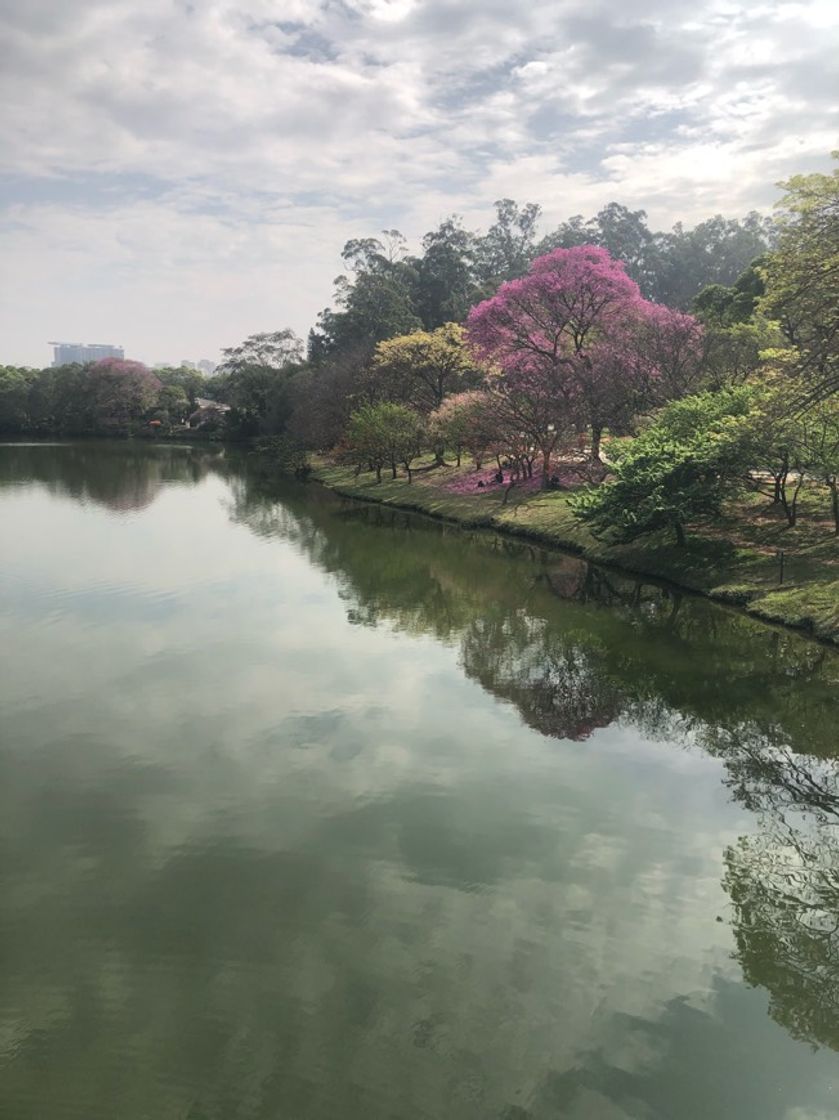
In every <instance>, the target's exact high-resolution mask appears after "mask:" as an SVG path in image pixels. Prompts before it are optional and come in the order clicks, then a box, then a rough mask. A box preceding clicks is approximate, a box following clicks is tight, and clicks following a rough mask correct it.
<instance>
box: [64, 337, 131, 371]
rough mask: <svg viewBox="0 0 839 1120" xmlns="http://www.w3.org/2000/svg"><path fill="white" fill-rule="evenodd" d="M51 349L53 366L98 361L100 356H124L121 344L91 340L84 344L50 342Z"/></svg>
mask: <svg viewBox="0 0 839 1120" xmlns="http://www.w3.org/2000/svg"><path fill="white" fill-rule="evenodd" d="M50 346H51V347H52V350H53V358H52V364H53V365H54V366H69V365H70V364H71V363H72V362H79V363H84V362H98V361H100V360H101V359H102V358H124V357H125V351H124V350H123V348H122V347H121V346H109V345H107V344H105V343H100V342H91V343H90V345H88V346H86V345H85V344H84V343H83V342H51V343H50Z"/></svg>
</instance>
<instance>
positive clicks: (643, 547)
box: [310, 462, 839, 648]
mask: <svg viewBox="0 0 839 1120" xmlns="http://www.w3.org/2000/svg"><path fill="white" fill-rule="evenodd" d="M310 477H311V480H312V481H314V482H316V483H318V484H319V485H321V486H323V487H325V488H326V489H328V490H331V491H332V492H333V493H335V494H337V495H339V496H340V497H344V498H351V499H353V500H354V501H361V502H368V503H372V504H374V505H381V506H388V507H390V508H392V509H400V510H404V511H405V512H407V513H418V514H421V515H423V516H425V517H431V518H433V519H434V520H436V521H442V522H446V523H448V524H451V525H455V526H458V527H460V528H463V529H489V530H491V531H492V532H495V533H499V534H501V535H503V536H508V537H511V538H518V539H525V540H528V541H531V542H533V543H534V544H539V545H541V546H542V547H544V548H548V549H552V550H555V551H557V552H565V553H569V554H572V555H574V556H580V557H582V558H583V559H585V560H590V561H591V562H592V563H595V564H602V565H605V566H607V567H610V568H614V569H615V570H617V571H621V572H625V573H626V574H628V575H633V576H643V577H645V578H647V579H651V580H657V581H661V582H664V583H667V584H669V585H671V586H673V587H678V588H681V589H682V590H684V591H688V592H690V593H691V594H694V595H701V596H703V597H704V598H706V599H709V600H711V601H712V602H716V603H719V604H720V605H723V606H726V607H734V608H736V609H738V610H741V611H743V612H745V613H746V614H748V615H749V616H750V617H752V618H755V619H758V620H759V621H761V622H764V623H768V624H770V625H774V626H781V627H783V628H784V629H788V630H792V631H796V632H798V633H800V634H803V635H805V636H807V637H809V638H812V639H814V640H816V641H818V642H821V643H823V644H825V645H828V646H831V647H833V648H839V580H835V581H814V582H812V583H805V584H803V585H801V586H797V587H775V588H771V587H767V586H766V585H760V584H756V583H752V582H749V581H748V579H746V578H744V579H743V580H742V582H738V581H737V579H736V577H737V575H738V574H739V573H738V572H737V571H736V569H735V570H734V571H733V572H729V573H727V575H729V576H732V575H733V576H734V577H735V578H734V579H731V578H729V579H727V580H726V581H725V582H724V583H722V584H719V585H717V586H714V587H708V586H703V585H702V583H701V582H700V581H699V580H697V579H692V578H690V577H689V576H686V574H685V573H684V572H680V571H679V569H678V568H674V567H673V566H672V565H671V564H667V563H666V562H664V563H663V562H662V555H663V554H664V553H668V552H669V553H672V549H669V550H668V549H666V548H662V546H661V545H660V544H659V543H658V542H656V543H652V544H637V543H636V544H635V545H633V547H632V548H631V549H622V548H621V547H620V546H615V545H608V544H604V543H603V542H602V541H597V540H595V539H594V538H592V537H590V534H588V533H587V531H586V530H585V529H584V528H583V527H582V526H580V525H579V524H578V523H575V525H574V531H573V532H571V531H567V530H566V531H563V526H562V524H561V522H555V523H554V524H552V525H551V528H550V531H545V530H543V529H539V528H535V527H533V526H530V525H523V524H517V523H516V522H515V520H514V519H513V518H514V515H515V514H514V511H515V509H517V508H521V507H512V508H511V507H506V509H505V514H506V515H505V516H504V517H503V518H502V517H499V516H497V514H494V513H491V512H487V513H483V512H482V513H480V514H479V513H478V512H477V511H475V513H474V515H472V513H471V512H470V513H469V514H463V513H460V512H459V511H458V510H457V509H452V508H449V509H445V510H441V509H440V508H439V504H436V503H435V502H434V500H433V499H434V498H435V497H439V495H438V494H436V492H431V493H429V491H427V490H425V489H424V488H423V487H422V486H421V485H419V486H418V485H417V484H416V483H410V484H409V483H408V482H407V481H406V480H404V479H400V480H397V481H396V482H389V483H388V484H373V483H370V482H367V481H365V482H363V483H355V482H354V481H352V479H353V477H354V475H353V472H352V471H351V470H348V469H346V468H340V467H335V466H331V465H328V464H326V463H323V462H321V463H319V464H316V465H315V466H314V468H313V470H312V473H311V476H310ZM379 485H385V489H383V490H382V491H381V492H379V493H376V490H377V488H378V486H379ZM388 486H389V487H390V489H389V490H388V489H387V487H388ZM409 486H410V493H405V492H403V491H407V490H408V487H409ZM394 489H396V493H394V492H393V491H394ZM424 498H425V500H423V499H424ZM511 515H512V516H511ZM586 537H588V538H589V539H588V540H586ZM627 553H629V555H627Z"/></svg>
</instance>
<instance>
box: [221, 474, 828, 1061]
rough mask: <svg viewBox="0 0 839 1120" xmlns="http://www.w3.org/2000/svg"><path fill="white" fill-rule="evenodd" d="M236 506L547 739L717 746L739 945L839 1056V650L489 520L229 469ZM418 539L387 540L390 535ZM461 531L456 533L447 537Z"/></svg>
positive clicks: (750, 976) (361, 620) (369, 621)
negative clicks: (451, 656)
mask: <svg viewBox="0 0 839 1120" xmlns="http://www.w3.org/2000/svg"><path fill="white" fill-rule="evenodd" d="M234 489H235V498H234V502H233V505H232V507H231V516H232V517H233V518H234V519H235V520H237V521H241V522H243V523H245V524H248V525H250V526H251V527H252V528H254V530H255V531H257V532H259V533H261V534H263V535H267V534H270V533H278V534H279V535H281V536H283V537H285V538H286V539H291V540H294V541H295V542H296V543H297V545H298V546H299V547H300V548H301V549H302V550H303V551H304V552H305V553H306V554H307V555H308V556H309V558H310V559H311V560H312V561H313V562H315V563H316V564H318V565H320V566H321V567H322V568H324V569H325V570H327V571H329V572H331V573H333V574H334V576H335V578H336V580H337V581H338V583H339V585H340V588H341V594H342V596H343V598H344V599H345V600H346V602H347V614H348V617H349V618H350V619H351V620H352V621H353V622H355V623H357V624H360V625H369V626H373V625H377V624H379V623H383V624H388V625H391V626H395V627H398V628H401V629H404V630H407V631H409V632H413V633H421V632H430V633H433V634H435V635H436V636H437V637H439V638H442V639H445V640H447V641H455V642H457V643H458V645H459V649H460V658H461V663H462V666H463V668H464V671H465V672H466V674H467V675H468V676H470V677H472V678H473V679H474V680H476V681H478V682H479V683H480V684H481V686H482V687H483V688H485V689H486V690H487V691H488V692H490V693H492V694H493V695H494V696H496V697H498V698H499V699H501V700H503V701H505V702H508V703H511V704H513V705H514V706H515V707H516V709H517V710H518V712H519V713H520V715H521V717H522V719H523V720H524V721H525V723H527V724H528V726H530V727H532V728H533V729H534V730H537V731H539V732H540V733H542V734H543V735H546V736H549V737H553V738H562V739H569V740H576V741H581V740H585V739H587V738H589V737H590V736H591V735H592V733H593V732H594V731H595V730H596V729H598V728H605V727H607V726H609V725H610V724H613V723H616V722H621V721H623V722H629V723H632V724H633V725H635V726H636V727H639V728H641V729H642V730H643V731H644V732H645V733H646V734H647V735H650V736H654V737H660V738H667V739H668V740H669V741H673V742H680V743H682V744H684V745H685V746H686V747H687V748H689V749H693V748H695V747H696V746H699V747H701V748H702V749H704V750H705V751H707V752H708V753H710V754H712V755H714V756H715V757H717V758H719V759H720V761H721V762H722V763H723V765H724V768H725V775H726V777H725V781H726V784H727V785H728V786H729V788H730V789H731V792H732V796H733V797H734V798H735V799H736V800H737V801H738V802H740V803H741V804H742V805H744V806H745V807H746V808H747V809H749V810H750V811H752V812H753V813H754V819H755V828H754V831H753V832H751V833H750V834H749V835H744V836H742V837H740V839H739V840H738V842H737V843H736V844H734V845H732V846H731V847H730V848H729V849H728V850H727V851H726V853H725V877H724V887H725V889H726V890H727V892H728V894H729V896H730V898H731V902H732V905H733V910H732V924H733V932H734V938H735V944H736V955H737V958H738V960H739V962H740V964H741V967H742V969H743V973H744V976H745V978H746V980H747V982H748V983H749V984H751V985H753V986H760V987H763V988H765V989H766V990H767V992H768V993H769V998H770V1004H769V1011H770V1014H771V1016H772V1018H773V1019H775V1020H776V1021H777V1022H778V1023H780V1024H781V1025H783V1026H784V1027H785V1028H786V1029H787V1030H788V1031H789V1032H790V1033H791V1034H792V1035H793V1036H794V1037H796V1038H797V1039H800V1040H804V1041H806V1042H809V1043H811V1044H813V1045H815V1046H827V1047H832V1048H834V1049H837V1050H839V769H837V742H836V738H837V727H839V719H838V718H837V717H838V716H839V701H837V697H839V662H838V661H837V658H836V656H835V655H834V654H833V653H832V652H830V651H827V650H825V649H824V648H822V647H820V646H818V645H816V644H815V643H811V642H807V641H805V640H803V639H800V638H798V637H797V636H795V635H792V634H786V633H783V632H778V631H775V630H772V629H770V628H768V627H765V626H763V625H761V624H759V623H756V622H754V621H752V620H750V619H749V618H747V617H745V616H743V615H741V614H739V613H737V612H734V611H726V610H723V609H721V608H717V607H715V606H712V605H711V604H708V603H706V602H704V601H702V600H698V599H695V598H693V597H691V596H685V595H682V594H680V593H679V592H678V591H674V590H672V589H667V588H662V587H658V586H654V585H650V584H645V583H644V582H643V581H639V580H632V579H627V578H623V577H620V576H617V575H614V574H612V573H609V572H607V571H604V570H603V569H600V568H596V567H594V566H593V565H591V564H588V563H586V562H585V561H582V560H578V559H576V558H573V557H568V556H561V555H557V554H555V553H545V552H542V551H541V550H540V549H538V548H535V547H533V546H531V545H528V544H522V543H519V542H516V541H509V540H500V539H498V538H495V537H493V536H491V535H488V534H481V533H473V534H464V533H463V532H461V531H456V530H452V529H451V528H449V527H447V526H444V525H439V524H435V523H433V522H431V521H428V520H425V519H416V518H411V517H410V516H408V515H406V514H404V513H401V512H397V511H393V510H388V509H385V508H382V507H375V506H363V505H360V504H358V503H352V502H343V503H342V502H339V501H337V500H336V499H335V498H334V497H333V496H331V495H329V494H326V493H324V492H322V491H320V490H318V489H317V488H314V487H309V488H307V489H306V490H301V489H300V488H282V492H281V497H282V502H281V503H279V502H277V501H276V497H277V496H278V495H277V494H276V492H272V491H271V490H270V488H269V489H267V490H266V488H265V487H264V485H262V484H259V485H254V484H253V483H252V482H248V481H247V480H246V479H241V480H239V481H238V482H235V483H234ZM406 531H407V532H409V533H410V534H411V539H410V547H407V548H406V547H401V548H398V549H391V548H390V547H389V542H390V541H392V540H393V537H394V535H399V536H400V537H403V538H404V534H405V533H406ZM453 532H457V538H456V546H454V547H450V546H449V541H448V540H447V538H448V537H449V536H450V535H451V534H452V533H453Z"/></svg>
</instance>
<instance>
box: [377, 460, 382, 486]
mask: <svg viewBox="0 0 839 1120" xmlns="http://www.w3.org/2000/svg"><path fill="white" fill-rule="evenodd" d="M381 481H382V465H381V463H376V482H381Z"/></svg>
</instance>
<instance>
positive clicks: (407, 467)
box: [405, 463, 414, 482]
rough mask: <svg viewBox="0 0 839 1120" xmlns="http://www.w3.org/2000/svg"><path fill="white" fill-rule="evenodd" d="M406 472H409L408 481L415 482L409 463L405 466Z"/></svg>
mask: <svg viewBox="0 0 839 1120" xmlns="http://www.w3.org/2000/svg"><path fill="white" fill-rule="evenodd" d="M405 470H406V471H407V472H408V481H409V482H413V481H414V476H413V474H412V473H411V468H410V466H409V465H408V464H407V463H406V464H405Z"/></svg>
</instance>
